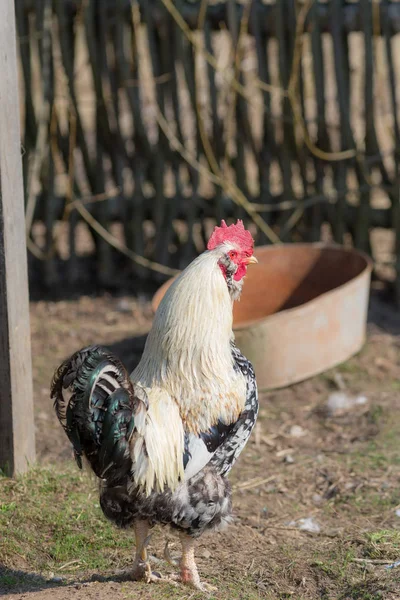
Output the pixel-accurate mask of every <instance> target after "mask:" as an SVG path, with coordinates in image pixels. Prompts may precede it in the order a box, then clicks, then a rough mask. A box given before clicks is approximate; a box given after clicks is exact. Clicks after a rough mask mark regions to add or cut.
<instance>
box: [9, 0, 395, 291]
mask: <svg viewBox="0 0 400 600" xmlns="http://www.w3.org/2000/svg"><path fill="white" fill-rule="evenodd" d="M16 11H17V26H18V34H19V42H20V65H21V78H20V79H21V87H22V89H23V95H24V98H25V102H24V104H23V107H22V115H21V118H22V123H23V141H22V144H23V148H24V177H25V188H26V223H27V232H28V235H29V239H28V247H29V249H30V252H31V255H32V256H34V257H36V259H38V260H39V262H40V263H41V264H42V265H43V270H42V271H40V273H41V277H42V278H43V280H44V281H46V282H47V284H48V285H54V284H56V283H57V282H58V281H59V279H60V277H67V279H68V280H69V281H70V282H74V280H76V279H77V278H80V277H82V276H83V277H84V273H82V270H81V263H82V257H83V258H84V257H88V256H93V257H95V260H96V273H97V275H98V277H99V279H100V280H101V281H102V282H105V283H110V284H111V283H112V282H113V281H115V280H116V278H117V277H118V276H119V273H120V268H125V269H126V268H127V265H126V264H125V265H123V264H122V266H121V262H120V260H119V259H118V256H120V255H121V254H122V255H125V256H126V257H127V258H128V259H132V263H130V262H129V265H130V266H129V267H128V272H132V268H133V270H134V273H135V274H136V275H138V276H140V277H148V276H149V275H150V276H154V274H157V275H156V276H157V277H166V276H167V275H169V274H172V273H173V272H174V270H175V269H180V268H182V267H183V266H185V265H186V264H187V263H188V262H189V261H190V260H191V259H192V258H193V257H194V256H195V255H196V254H197V253H198V252H199V251H201V250H202V249H203V247H204V240H205V237H206V236H207V232H208V230H209V228H210V227H211V226H212V225H213V223H214V222H215V220H217V221H219V220H220V219H221V218H222V217H225V218H230V217H234V218H237V217H240V218H244V219H245V220H246V222H247V223H251V224H252V226H253V227H254V232H255V233H256V234H257V242H258V243H270V242H271V243H278V242H279V241H283V242H286V241H292V240H295V241H297V240H305V241H313V240H319V239H321V237H323V238H324V239H326V238H332V239H334V240H335V241H336V242H339V243H346V244H354V245H355V246H357V247H358V248H361V249H363V250H365V251H367V252H371V239H372V238H373V231H374V230H375V229H376V228H386V229H388V230H392V232H394V237H392V238H390V239H391V240H393V239H394V242H393V241H391V242H390V243H391V244H392V252H391V253H390V252H389V255H388V257H387V258H385V259H384V260H383V262H384V263H385V264H386V263H387V264H388V265H389V266H390V268H393V269H394V270H395V269H396V266H397V267H398V266H399V264H398V263H397V260H398V259H396V258H391V256H390V254H391V255H392V256H397V257H398V256H399V255H400V254H399V251H400V211H399V183H400V175H399V156H400V128H399V121H398V119H399V110H398V95H399V84H400V64H399V61H400V45H399V44H400V41H399V36H398V35H397V34H398V33H399V31H400V3H399V2H392V1H389V0H381V1H379V0H373V1H371V0H359V1H358V2H351V3H347V2H343V1H342V0H329V1H328V2H323V3H322V2H317V1H316V0H304V2H295V1H294V0H279V1H277V2H276V3H273V4H271V3H269V4H265V3H263V2H261V1H259V0H253V1H252V2H251V1H247V2H242V3H237V2H235V1H233V0H232V1H231V0H227V1H226V2H217V3H215V2H211V1H210V2H207V0H199V1H197V2H194V1H192V2H189V1H186V0H131V1H128V0H98V1H96V0H75V1H73V0H54V1H52V0H21V2H19V1H18V2H16ZM392 236H393V234H392ZM84 264H85V263H84ZM62 265H63V266H64V267H65V268H64V267H63V268H61V266H62ZM399 271H400V269H397V272H399ZM399 280H400V279H399V276H397V281H399ZM398 289H399V290H400V284H399V285H398ZM399 297H400V293H399Z"/></svg>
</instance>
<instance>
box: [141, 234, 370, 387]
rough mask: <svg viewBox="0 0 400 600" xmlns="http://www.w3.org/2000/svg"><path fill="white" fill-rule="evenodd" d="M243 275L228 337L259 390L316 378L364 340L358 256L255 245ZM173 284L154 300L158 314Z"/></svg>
mask: <svg viewBox="0 0 400 600" xmlns="http://www.w3.org/2000/svg"><path fill="white" fill-rule="evenodd" d="M255 256H256V257H257V258H258V261H259V264H258V265H256V266H254V267H251V268H249V270H248V274H247V277H246V281H245V284H244V288H243V293H242V296H241V299H240V302H236V303H235V305H234V311H233V316H234V323H233V327H234V332H235V337H236V343H237V345H238V346H239V348H240V350H241V351H242V352H243V354H244V355H245V356H247V358H249V359H250V360H251V361H252V363H253V365H254V368H255V371H256V376H257V382H258V385H259V388H260V389H274V388H279V387H283V386H286V385H289V384H292V383H295V382H298V381H301V380H303V379H307V378H308V377H311V376H313V375H316V374H317V373H321V372H323V371H325V370H326V369H329V368H331V367H333V366H335V365H337V364H339V363H341V362H343V361H345V360H347V359H348V358H349V357H350V356H352V355H353V354H355V353H356V352H358V351H359V350H360V349H361V347H362V345H363V344H364V341H365V334H366V321H367V308H368V298H369V286H370V276H371V268H372V264H371V261H370V259H369V258H368V257H367V256H366V255H364V254H362V253H361V252H358V251H356V250H346V249H344V248H342V247H340V246H324V245H321V244H288V245H281V246H260V247H257V248H256V249H255ZM171 283H172V280H169V281H167V282H166V283H165V284H164V285H163V286H162V287H161V288H160V289H159V290H158V291H157V292H156V294H155V296H154V298H153V309H154V310H156V308H157V306H158V304H159V303H160V301H161V299H162V297H163V296H164V294H165V292H166V290H167V288H168V287H169V286H170V285H171Z"/></svg>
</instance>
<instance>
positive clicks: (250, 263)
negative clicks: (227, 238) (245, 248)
mask: <svg viewBox="0 0 400 600" xmlns="http://www.w3.org/2000/svg"><path fill="white" fill-rule="evenodd" d="M257 263H258V260H257V259H256V257H255V256H250V258H249V260H248V262H247V264H248V265H256V264H257Z"/></svg>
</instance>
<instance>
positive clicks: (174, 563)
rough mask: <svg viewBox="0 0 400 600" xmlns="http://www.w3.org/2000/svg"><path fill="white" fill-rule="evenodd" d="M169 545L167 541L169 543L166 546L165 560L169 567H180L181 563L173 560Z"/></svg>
mask: <svg viewBox="0 0 400 600" xmlns="http://www.w3.org/2000/svg"><path fill="white" fill-rule="evenodd" d="M168 545H169V540H167V543H166V544H165V547H164V558H165V560H166V561H167V563H168V564H169V565H171V566H172V567H179V565H180V561H179V560H178V559H176V558H173V556H171V553H170V551H169V548H168Z"/></svg>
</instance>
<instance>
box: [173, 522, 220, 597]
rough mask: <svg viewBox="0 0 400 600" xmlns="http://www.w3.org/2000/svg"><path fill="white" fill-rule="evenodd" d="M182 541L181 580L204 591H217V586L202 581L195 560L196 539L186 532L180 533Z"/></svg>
mask: <svg viewBox="0 0 400 600" xmlns="http://www.w3.org/2000/svg"><path fill="white" fill-rule="evenodd" d="M180 538H181V543H182V558H181V561H180V567H181V577H180V579H181V581H182V583H186V584H187V585H190V586H191V587H194V588H196V589H198V590H201V591H203V592H209V591H210V592H211V591H215V590H216V588H215V587H213V586H211V585H208V584H207V583H202V582H201V581H200V575H199V572H198V570H197V565H196V562H195V560H194V548H195V540H194V539H193V538H192V537H190V536H189V535H187V534H186V533H181V534H180Z"/></svg>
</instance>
